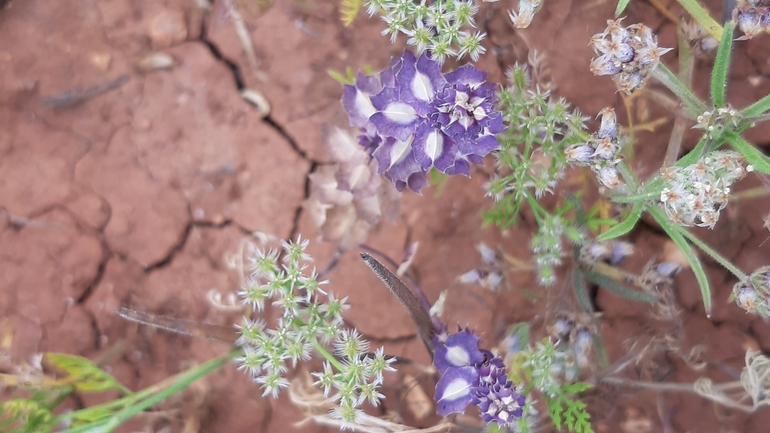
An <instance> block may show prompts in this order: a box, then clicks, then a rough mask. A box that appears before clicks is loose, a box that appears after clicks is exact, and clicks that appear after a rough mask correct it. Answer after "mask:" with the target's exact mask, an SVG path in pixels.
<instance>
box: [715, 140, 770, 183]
mask: <svg viewBox="0 0 770 433" xmlns="http://www.w3.org/2000/svg"><path fill="white" fill-rule="evenodd" d="M724 135H725V138H726V139H727V142H728V143H730V145H731V146H732V147H733V149H735V150H737V151H738V152H740V154H741V155H743V157H744V158H746V161H747V162H748V163H749V164H751V165H752V166H753V167H754V169H755V170H757V171H759V172H760V173H764V174H770V158H768V157H767V156H766V155H765V154H764V153H762V152H760V151H759V149H757V148H756V147H754V146H752V145H751V143H749V142H748V141H746V140H745V139H744V138H743V137H741V136H740V135H738V134H736V133H735V132H733V131H725V133H724Z"/></svg>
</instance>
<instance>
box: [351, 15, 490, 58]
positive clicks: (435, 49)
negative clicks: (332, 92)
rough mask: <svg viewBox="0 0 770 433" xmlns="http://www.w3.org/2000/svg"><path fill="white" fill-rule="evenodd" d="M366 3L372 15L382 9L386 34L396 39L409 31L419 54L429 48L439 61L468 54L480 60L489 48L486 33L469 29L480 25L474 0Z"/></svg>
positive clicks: (410, 40)
mask: <svg viewBox="0 0 770 433" xmlns="http://www.w3.org/2000/svg"><path fill="white" fill-rule="evenodd" d="M366 6H367V12H368V13H369V16H372V15H374V14H376V13H379V14H380V15H382V20H383V21H385V23H387V25H388V27H387V28H386V29H385V30H383V31H382V34H383V36H384V35H388V34H390V41H391V42H395V41H396V38H397V37H398V34H399V33H403V34H405V35H407V36H408V37H409V39H408V40H407V43H408V44H409V45H413V46H414V47H415V48H416V50H417V55H418V56H419V55H420V54H422V53H423V52H425V51H426V50H427V51H428V53H429V54H430V57H431V59H433V60H435V61H437V62H439V63H443V62H444V60H446V58H447V57H457V58H458V59H459V58H462V57H464V56H465V55H468V56H469V57H470V58H471V60H473V61H476V60H478V58H479V56H480V55H481V54H484V52H485V51H486V49H485V48H484V47H482V46H481V41H482V40H483V39H484V38H485V37H486V33H483V32H478V31H477V32H472V31H470V30H468V28H474V27H475V26H476V22H475V18H474V17H475V15H476V12H478V10H479V7H478V6H476V4H474V2H473V1H472V0H448V1H434V2H427V1H426V0H416V1H415V0H368V1H367V2H366Z"/></svg>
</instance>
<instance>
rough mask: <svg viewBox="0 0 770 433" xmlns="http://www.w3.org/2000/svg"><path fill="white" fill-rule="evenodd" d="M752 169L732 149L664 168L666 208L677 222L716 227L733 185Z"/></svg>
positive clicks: (664, 200) (664, 202) (663, 193)
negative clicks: (686, 163) (693, 161)
mask: <svg viewBox="0 0 770 433" xmlns="http://www.w3.org/2000/svg"><path fill="white" fill-rule="evenodd" d="M752 170H753V167H752V166H751V165H748V164H747V163H746V159H745V158H744V157H743V155H741V154H740V153H738V152H735V151H729V150H718V151H714V152H711V153H710V154H708V155H706V156H705V157H704V158H702V159H701V160H700V161H698V162H696V163H695V164H692V165H690V166H687V167H676V166H674V167H667V168H665V169H663V170H661V176H662V178H663V180H664V181H665V182H666V185H665V187H664V188H663V189H662V190H661V192H660V201H661V202H662V203H663V209H664V210H665V211H666V214H668V217H669V219H670V220H671V221H672V222H673V223H675V224H679V225H683V226H692V225H697V226H699V227H708V228H714V225H715V224H716V222H717V220H718V219H719V213H720V212H721V211H722V209H724V208H725V206H727V200H728V198H729V196H730V186H731V185H732V184H733V183H735V182H737V181H738V180H740V179H743V178H744V177H745V176H746V173H748V172H750V171H752Z"/></svg>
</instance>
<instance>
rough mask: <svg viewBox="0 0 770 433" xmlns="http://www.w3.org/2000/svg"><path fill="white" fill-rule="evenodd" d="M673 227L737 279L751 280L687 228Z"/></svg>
mask: <svg viewBox="0 0 770 433" xmlns="http://www.w3.org/2000/svg"><path fill="white" fill-rule="evenodd" d="M673 227H674V230H676V231H678V232H679V233H681V234H682V236H684V237H686V238H687V240H689V241H690V242H692V243H693V244H695V245H696V246H697V247H698V248H700V249H701V250H702V251H703V252H704V253H706V254H708V255H709V256H711V258H713V259H714V260H716V261H717V262H718V263H719V264H720V265H722V266H723V267H724V268H725V269H727V270H728V271H730V272H731V273H732V274H733V275H735V276H736V277H738V279H739V280H741V281H744V280H746V279H748V278H749V276H748V275H746V274H744V273H743V272H742V271H741V270H740V269H738V267H736V266H735V265H733V264H732V263H730V261H729V260H727V259H726V258H724V257H723V256H722V255H721V254H719V253H718V252H717V251H716V250H715V249H713V248H711V247H710V246H708V245H707V244H706V243H705V242H703V241H702V240H700V239H698V237H697V236H695V235H694V234H692V233H690V231H689V230H687V229H685V228H684V227H682V226H673Z"/></svg>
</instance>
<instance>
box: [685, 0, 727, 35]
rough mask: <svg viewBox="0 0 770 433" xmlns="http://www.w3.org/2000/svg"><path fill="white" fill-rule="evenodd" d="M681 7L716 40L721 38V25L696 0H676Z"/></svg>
mask: <svg viewBox="0 0 770 433" xmlns="http://www.w3.org/2000/svg"><path fill="white" fill-rule="evenodd" d="M677 1H678V2H679V4H680V5H682V7H683V8H684V9H685V10H686V11H687V12H689V13H690V15H692V17H693V18H695V21H697V22H698V24H700V26H701V27H703V29H704V30H706V31H707V32H708V34H710V35H711V36H713V37H714V38H715V39H716V40H718V41H721V40H722V26H720V25H719V23H717V22H716V21H714V19H713V18H711V15H709V13H708V11H707V10H706V9H704V8H703V6H701V5H700V3H698V1H697V0H677Z"/></svg>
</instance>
